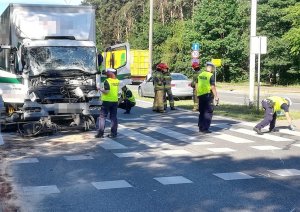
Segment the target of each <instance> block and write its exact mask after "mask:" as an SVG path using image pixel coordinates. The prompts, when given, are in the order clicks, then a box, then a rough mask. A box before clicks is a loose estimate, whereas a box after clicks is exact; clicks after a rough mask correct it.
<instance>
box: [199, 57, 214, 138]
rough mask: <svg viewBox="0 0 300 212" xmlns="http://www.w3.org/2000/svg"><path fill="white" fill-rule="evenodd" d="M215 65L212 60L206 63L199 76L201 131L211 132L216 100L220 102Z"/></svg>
mask: <svg viewBox="0 0 300 212" xmlns="http://www.w3.org/2000/svg"><path fill="white" fill-rule="evenodd" d="M214 69H215V66H214V64H213V63H211V62H207V63H206V70H205V71H203V72H201V73H200V74H199V76H198V90H197V93H198V100H199V108H198V109H199V120H198V126H199V131H200V132H202V133H211V131H210V130H209V128H210V124H211V120H212V116H213V111H214V100H215V101H216V102H219V97H218V94H217V89H216V87H215V79H214V75H213V73H212V72H213V71H214Z"/></svg>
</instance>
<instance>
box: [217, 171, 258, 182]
mask: <svg viewBox="0 0 300 212" xmlns="http://www.w3.org/2000/svg"><path fill="white" fill-rule="evenodd" d="M214 175H215V176H216V177H219V178H221V179H223V180H247V179H253V178H254V177H252V176H250V175H247V174H245V173H243V172H229V173H217V174H214Z"/></svg>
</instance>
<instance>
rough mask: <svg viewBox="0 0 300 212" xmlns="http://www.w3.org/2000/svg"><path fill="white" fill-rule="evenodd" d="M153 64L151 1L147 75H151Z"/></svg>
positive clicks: (151, 4)
mask: <svg viewBox="0 0 300 212" xmlns="http://www.w3.org/2000/svg"><path fill="white" fill-rule="evenodd" d="M152 63H153V0H150V18H149V74H150V75H152Z"/></svg>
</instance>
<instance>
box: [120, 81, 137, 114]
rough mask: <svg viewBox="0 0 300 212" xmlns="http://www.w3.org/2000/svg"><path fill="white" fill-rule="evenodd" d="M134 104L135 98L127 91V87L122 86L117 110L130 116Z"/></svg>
mask: <svg viewBox="0 0 300 212" xmlns="http://www.w3.org/2000/svg"><path fill="white" fill-rule="evenodd" d="M135 104H136V102H135V98H134V96H133V94H132V92H131V90H129V89H128V88H127V86H124V87H123V88H122V96H121V99H120V102H119V108H121V109H124V110H125V112H124V114H130V111H131V108H133V107H134V106H135Z"/></svg>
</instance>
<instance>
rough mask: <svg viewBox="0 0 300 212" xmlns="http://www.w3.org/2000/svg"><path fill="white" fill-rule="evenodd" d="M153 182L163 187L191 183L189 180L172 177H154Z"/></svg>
mask: <svg viewBox="0 0 300 212" xmlns="http://www.w3.org/2000/svg"><path fill="white" fill-rule="evenodd" d="M154 180H156V181H158V182H160V183H161V184H163V185H175V184H186V183H193V182H192V181H191V180H189V179H187V178H185V177H182V176H173V177H156V178H154Z"/></svg>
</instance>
